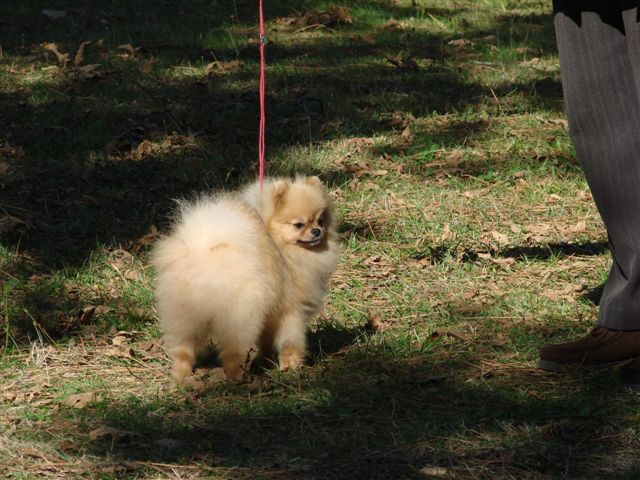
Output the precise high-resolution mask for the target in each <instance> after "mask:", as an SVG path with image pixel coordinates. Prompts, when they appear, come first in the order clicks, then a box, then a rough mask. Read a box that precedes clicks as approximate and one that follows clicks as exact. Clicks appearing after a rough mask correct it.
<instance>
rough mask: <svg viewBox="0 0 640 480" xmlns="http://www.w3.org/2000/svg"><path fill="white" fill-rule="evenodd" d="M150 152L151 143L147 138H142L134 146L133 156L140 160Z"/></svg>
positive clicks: (151, 148) (151, 151) (151, 150)
mask: <svg viewBox="0 0 640 480" xmlns="http://www.w3.org/2000/svg"><path fill="white" fill-rule="evenodd" d="M152 153H153V143H151V142H150V141H149V140H143V141H142V142H140V144H139V145H138V146H137V147H136V150H135V152H134V155H133V156H134V158H135V159H136V160H142V159H143V158H145V157H148V156H149V155H151V154H152Z"/></svg>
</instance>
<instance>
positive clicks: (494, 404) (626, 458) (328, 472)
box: [86, 349, 640, 479]
mask: <svg viewBox="0 0 640 480" xmlns="http://www.w3.org/2000/svg"><path fill="white" fill-rule="evenodd" d="M476 360H477V359H476ZM473 362H474V359H473V357H467V358H464V356H460V357H459V358H458V360H455V361H451V360H445V361H442V360H440V361H438V360H437V359H435V358H434V357H432V356H429V355H417V356H414V357H409V358H392V357H390V356H388V355H387V354H385V353H384V352H383V351H380V350H376V349H371V350H370V351H367V352H363V351H362V350H360V351H355V352H351V353H350V354H348V355H346V356H344V357H340V358H334V359H331V361H329V362H324V363H322V364H321V366H319V367H316V368H313V369H306V370H305V371H304V372H303V373H302V374H301V376H300V377H298V378H291V377H285V378H280V379H279V380H278V381H277V382H274V383H273V384H271V385H270V386H269V385H268V386H267V387H266V388H267V389H266V390H264V391H263V392H260V393H258V394H257V395H254V396H253V398H251V400H250V405H251V406H249V403H248V402H249V398H247V394H246V393H242V392H241V391H239V390H237V389H236V388H234V387H230V386H227V385H221V386H220V387H218V390H216V391H215V392H212V394H211V395H204V396H200V397H191V396H187V397H186V398H184V399H183V400H180V399H178V400H176V399H171V400H166V399H162V398H154V399H144V400H143V399H135V400H132V401H127V400H123V399H113V400H111V401H108V402H107V404H106V406H105V407H104V409H103V410H101V411H100V412H99V413H98V415H97V418H96V417H94V418H93V419H92V420H91V422H90V423H92V424H93V425H97V423H98V422H99V423H100V424H101V425H106V426H109V427H113V428H117V429H122V430H126V431H128V432H133V433H134V434H135V435H133V436H131V435H129V437H127V438H124V439H122V438H121V439H116V440H115V441H113V439H110V440H109V441H103V442H101V441H95V442H92V443H90V444H89V445H88V450H87V452H86V453H89V454H91V455H97V456H105V457H107V456H108V457H109V459H110V460H112V461H124V462H131V461H137V462H157V463H158V464H172V463H177V464H187V465H189V466H190V467H189V468H191V469H194V468H195V469H196V470H198V469H202V471H206V469H213V471H215V469H216V468H218V469H220V471H223V470H224V471H225V472H227V474H228V475H229V478H246V477H247V476H249V477H252V478H267V477H269V478H273V477H275V478H317V479H320V478H322V479H324V478H379V479H382V478H389V479H391V478H393V479H397V478H418V477H419V474H418V472H419V471H420V469H422V468H423V467H430V468H435V467H440V468H443V469H446V470H447V471H448V472H449V473H451V474H455V477H456V478H514V477H515V478H578V477H579V478H627V477H625V475H627V474H628V473H629V472H630V471H636V469H637V468H638V461H637V458H636V457H635V455H634V454H632V453H631V452H632V450H633V449H634V448H637V447H638V446H640V445H639V444H638V439H637V437H636V436H635V434H634V433H633V427H632V423H630V420H627V417H626V416H625V413H624V412H625V410H624V405H625V404H628V400H629V399H628V398H626V396H625V395H616V394H614V393H612V391H615V385H614V382H613V381H612V377H611V376H610V375H609V374H608V373H600V374H598V375H592V376H585V377H581V376H579V375H577V374H571V375H567V376H565V377H563V378H559V377H557V376H553V375H551V374H547V373H542V372H536V371H532V370H531V369H529V368H522V366H521V367H514V366H509V365H508V364H502V365H500V364H499V363H498V364H496V365H494V367H493V370H492V374H491V375H488V374H487V372H486V371H483V368H481V367H480V365H476V366H475V367H474V366H473ZM516 376H517V377H522V376H530V377H531V378H530V381H529V382H523V381H520V382H517V384H518V385H521V386H520V387H514V386H513V385H514V383H512V382H513V379H514V377H516ZM520 380H522V379H520ZM556 382H557V383H556ZM523 385H528V386H523ZM222 399H224V400H222ZM625 402H626V403H625ZM155 412H162V414H161V415H157V414H156V413H155ZM620 445H625V448H624V449H620V448H619V447H620ZM612 452H616V455H615V456H616V461H615V462H614V461H612V462H602V461H601V456H602V455H611V454H612ZM234 469H237V470H234ZM585 476H586V477H585Z"/></svg>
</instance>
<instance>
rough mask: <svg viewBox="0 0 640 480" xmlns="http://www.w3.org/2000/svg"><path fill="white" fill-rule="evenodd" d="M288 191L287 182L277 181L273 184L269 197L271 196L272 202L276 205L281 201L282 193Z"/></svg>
mask: <svg viewBox="0 0 640 480" xmlns="http://www.w3.org/2000/svg"><path fill="white" fill-rule="evenodd" d="M288 189H289V182H288V181H286V180H278V181H277V182H276V183H274V184H273V190H272V192H271V195H272V196H273V202H274V203H275V204H276V205H277V204H278V203H280V202H281V201H282V197H283V196H284V193H285V192H286V191H287V190H288Z"/></svg>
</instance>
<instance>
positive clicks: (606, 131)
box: [554, 0, 640, 330]
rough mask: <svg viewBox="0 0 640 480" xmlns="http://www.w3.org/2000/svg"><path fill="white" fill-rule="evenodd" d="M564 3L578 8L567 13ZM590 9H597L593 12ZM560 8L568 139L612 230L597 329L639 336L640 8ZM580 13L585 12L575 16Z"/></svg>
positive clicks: (612, 5) (608, 5)
mask: <svg viewBox="0 0 640 480" xmlns="http://www.w3.org/2000/svg"><path fill="white" fill-rule="evenodd" d="M563 3H565V4H568V3H571V4H573V5H574V6H572V7H569V9H565V8H564V7H563V5H562V4H563ZM575 4H578V5H582V6H581V7H575ZM596 4H600V5H596ZM603 4H604V5H603ZM592 5H596V7H595V8H589V7H590V6H592ZM554 7H555V10H556V14H555V26H556V35H557V41H558V51H559V53H560V69H561V75H562V86H563V90H564V101H565V108H566V112H567V117H568V120H569V131H570V134H571V138H572V140H573V143H574V146H575V149H576V152H577V155H578V159H579V161H580V163H581V165H582V167H583V170H584V173H585V176H586V178H587V182H588V183H589V187H590V189H591V192H592V194H593V198H594V200H595V202H596V205H597V207H598V210H599V212H600V214H601V216H602V219H603V221H604V223H605V225H606V227H607V231H608V234H609V243H610V246H611V252H612V256H613V265H612V268H611V271H610V273H609V277H608V279H607V282H606V284H605V289H604V293H603V295H602V298H601V301H600V313H599V324H600V325H601V326H604V327H608V328H611V329H614V330H640V23H639V22H638V15H637V13H638V12H637V5H634V2H622V1H618V2H616V1H615V0H614V1H609V2H604V1H600V2H589V1H587V2H584V3H583V2H578V1H575V2H571V1H569V2H562V1H561V0H556V1H555V2H554ZM576 9H577V10H582V11H580V12H577V14H576V12H575V10H576ZM598 9H600V10H601V11H594V10H598ZM570 10H573V11H570ZM588 10H591V11H588ZM602 10H606V11H602ZM612 19H613V21H612Z"/></svg>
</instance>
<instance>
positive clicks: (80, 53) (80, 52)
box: [73, 40, 91, 65]
mask: <svg viewBox="0 0 640 480" xmlns="http://www.w3.org/2000/svg"><path fill="white" fill-rule="evenodd" d="M87 45H91V40H87V41H86V42H82V43H81V44H80V46H79V47H78V52H77V53H76V56H75V58H74V59H73V63H74V65H80V64H81V63H82V62H84V49H85V48H86V47H87Z"/></svg>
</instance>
